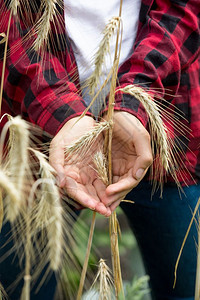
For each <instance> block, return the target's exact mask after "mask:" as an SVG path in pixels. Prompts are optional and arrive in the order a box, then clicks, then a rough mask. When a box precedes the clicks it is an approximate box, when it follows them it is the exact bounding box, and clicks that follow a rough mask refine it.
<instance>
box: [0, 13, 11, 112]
mask: <svg viewBox="0 0 200 300" xmlns="http://www.w3.org/2000/svg"><path fill="white" fill-rule="evenodd" d="M10 23H11V13H10V16H9V19H8V25H7V33H6V39H5V48H4V56H3V66H2V73H1V87H0V113H1V105H2V96H3V84H4V77H5V69H6V58H7V50H8V37H9V32H10Z"/></svg>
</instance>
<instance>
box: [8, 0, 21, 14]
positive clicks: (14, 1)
mask: <svg viewBox="0 0 200 300" xmlns="http://www.w3.org/2000/svg"><path fill="white" fill-rule="evenodd" d="M19 6H20V1H19V0H11V1H10V5H9V9H10V11H11V13H12V15H13V16H17V13H18V8H19Z"/></svg>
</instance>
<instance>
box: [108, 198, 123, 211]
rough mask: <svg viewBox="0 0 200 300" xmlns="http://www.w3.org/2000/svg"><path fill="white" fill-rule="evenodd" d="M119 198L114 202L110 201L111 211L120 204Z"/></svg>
mask: <svg viewBox="0 0 200 300" xmlns="http://www.w3.org/2000/svg"><path fill="white" fill-rule="evenodd" d="M121 200H122V199H121ZM121 200H120V199H119V200H117V201H115V202H114V203H112V205H111V206H110V210H111V211H112V212H113V211H115V209H116V208H117V207H118V206H119V205H120V202H121Z"/></svg>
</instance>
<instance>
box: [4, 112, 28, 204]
mask: <svg viewBox="0 0 200 300" xmlns="http://www.w3.org/2000/svg"><path fill="white" fill-rule="evenodd" d="M8 123H9V130H10V136H9V163H8V172H9V175H10V178H11V180H12V181H13V183H14V185H15V187H16V189H17V190H18V193H19V194H20V197H21V200H22V202H23V201H24V193H23V190H24V186H25V179H26V176H27V175H28V173H27V172H29V164H28V147H29V130H28V128H29V127H28V124H27V122H26V121H24V120H22V119H21V118H20V117H19V116H17V117H15V118H12V119H11V120H10V121H9V122H8Z"/></svg>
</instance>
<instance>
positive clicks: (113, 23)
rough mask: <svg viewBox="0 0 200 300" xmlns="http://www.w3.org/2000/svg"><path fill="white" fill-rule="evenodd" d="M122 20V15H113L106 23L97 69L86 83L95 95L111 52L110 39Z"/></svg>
mask: <svg viewBox="0 0 200 300" xmlns="http://www.w3.org/2000/svg"><path fill="white" fill-rule="evenodd" d="M120 21H121V19H120V17H113V18H112V19H111V20H110V21H109V23H108V24H107V25H106V28H105V29H104V31H103V39H102V40H101V42H100V45H99V48H98V51H97V53H96V55H95V58H94V65H95V69H94V71H93V73H92V74H91V76H90V77H89V78H88V80H87V83H86V84H87V85H88V86H89V89H90V94H91V95H94V93H95V89H96V87H97V85H98V84H99V80H100V77H101V75H102V68H103V65H104V62H105V57H106V54H108V53H110V40H111V38H112V36H113V35H114V33H115V31H116V28H117V27H118V25H119V22H120Z"/></svg>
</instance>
